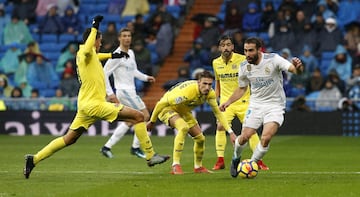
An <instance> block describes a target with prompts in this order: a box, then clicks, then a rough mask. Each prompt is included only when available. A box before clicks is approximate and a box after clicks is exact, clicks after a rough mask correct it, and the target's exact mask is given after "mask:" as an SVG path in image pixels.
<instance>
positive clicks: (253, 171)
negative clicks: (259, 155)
mask: <svg viewBox="0 0 360 197" xmlns="http://www.w3.org/2000/svg"><path fill="white" fill-rule="evenodd" d="M237 170H238V172H239V176H240V177H241V178H248V179H252V178H255V177H256V176H257V174H258V172H259V166H258V165H257V163H256V162H255V161H251V160H250V159H245V160H242V161H241V162H240V163H239V165H238V169H237Z"/></svg>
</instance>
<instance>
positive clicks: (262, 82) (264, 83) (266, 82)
mask: <svg viewBox="0 0 360 197" xmlns="http://www.w3.org/2000/svg"><path fill="white" fill-rule="evenodd" d="M273 83H274V79H272V78H268V79H264V78H256V79H255V81H254V82H253V83H251V87H253V88H263V87H268V86H270V85H271V84H273Z"/></svg>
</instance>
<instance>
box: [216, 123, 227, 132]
mask: <svg viewBox="0 0 360 197" xmlns="http://www.w3.org/2000/svg"><path fill="white" fill-rule="evenodd" d="M216 130H218V131H225V128H224V127H223V126H222V125H221V124H218V125H217V126H216Z"/></svg>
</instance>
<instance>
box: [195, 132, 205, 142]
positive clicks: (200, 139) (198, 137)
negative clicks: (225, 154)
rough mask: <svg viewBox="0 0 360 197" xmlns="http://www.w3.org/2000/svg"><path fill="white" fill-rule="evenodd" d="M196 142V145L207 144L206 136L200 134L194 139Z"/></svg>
mask: <svg viewBox="0 0 360 197" xmlns="http://www.w3.org/2000/svg"><path fill="white" fill-rule="evenodd" d="M193 139H194V141H195V142H196V143H204V142H205V136H204V134H202V133H200V134H199V135H197V136H195V137H194V138H193Z"/></svg>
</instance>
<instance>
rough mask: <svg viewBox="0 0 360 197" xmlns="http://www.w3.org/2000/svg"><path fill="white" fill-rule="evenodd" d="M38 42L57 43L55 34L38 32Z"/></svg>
mask: <svg viewBox="0 0 360 197" xmlns="http://www.w3.org/2000/svg"><path fill="white" fill-rule="evenodd" d="M40 40H41V41H40V43H57V42H58V35H57V34H40Z"/></svg>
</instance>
